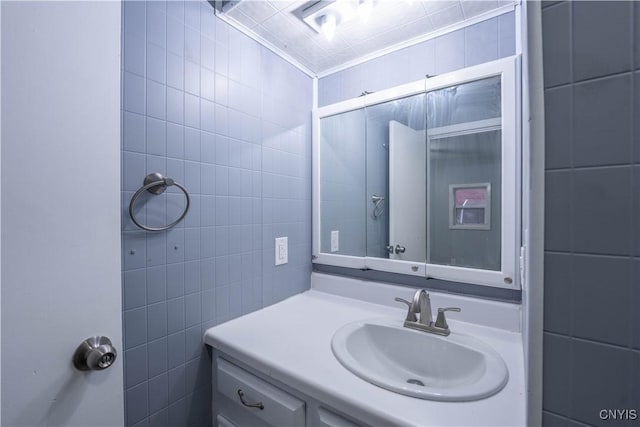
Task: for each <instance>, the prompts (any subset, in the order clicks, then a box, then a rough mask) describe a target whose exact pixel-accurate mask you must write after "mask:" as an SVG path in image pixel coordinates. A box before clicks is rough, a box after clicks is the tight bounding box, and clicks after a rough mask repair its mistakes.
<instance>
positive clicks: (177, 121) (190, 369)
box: [122, 1, 435, 426]
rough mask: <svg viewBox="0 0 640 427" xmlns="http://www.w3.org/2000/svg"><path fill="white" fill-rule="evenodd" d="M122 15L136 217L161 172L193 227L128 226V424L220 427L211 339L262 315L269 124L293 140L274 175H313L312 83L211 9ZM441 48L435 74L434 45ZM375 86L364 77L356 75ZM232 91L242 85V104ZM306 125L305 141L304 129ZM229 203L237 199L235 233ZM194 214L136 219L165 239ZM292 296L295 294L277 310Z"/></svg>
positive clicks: (375, 80) (126, 163) (176, 6)
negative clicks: (214, 331) (140, 193)
mask: <svg viewBox="0 0 640 427" xmlns="http://www.w3.org/2000/svg"><path fill="white" fill-rule="evenodd" d="M123 14H124V16H123V22H124V25H123V32H124V33H123V38H124V41H123V46H124V47H123V62H124V68H123V92H124V95H123V105H122V108H123V110H124V112H123V116H122V117H123V119H122V120H123V132H122V135H123V136H122V138H123V140H122V148H123V150H124V153H123V174H122V180H123V182H122V187H123V197H122V200H123V208H124V207H125V206H124V205H125V204H126V203H128V201H129V199H130V197H131V195H132V194H133V192H135V191H136V190H137V189H138V188H139V187H140V186H141V184H142V179H143V177H144V176H145V175H146V173H148V172H156V171H157V172H161V173H163V174H166V175H167V176H170V177H172V178H174V179H176V181H178V182H180V183H182V184H184V185H186V186H187V188H188V190H189V193H190V195H191V209H190V211H189V213H188V215H187V217H186V218H185V219H184V220H183V221H181V222H180V223H179V224H178V225H177V226H176V228H174V229H172V230H170V231H168V232H164V233H146V232H141V231H137V230H136V229H135V228H132V227H134V226H133V224H131V223H130V222H127V221H124V222H123V229H124V230H125V231H124V232H123V243H122V252H123V255H122V256H123V270H124V272H123V296H124V305H123V308H124V310H125V312H124V323H125V331H124V335H125V337H124V338H125V348H124V350H123V356H124V359H125V366H128V370H127V371H126V373H127V385H126V386H127V399H126V403H127V408H126V411H127V424H128V425H136V426H146V425H150V426H156V425H186V424H187V423H191V424H194V425H210V420H211V408H210V398H211V391H210V386H208V385H207V384H208V383H209V381H210V366H209V363H207V360H208V356H207V354H206V351H205V347H204V345H203V343H202V334H203V331H204V330H205V329H206V328H207V327H210V326H212V325H214V324H216V323H217V322H220V321H223V320H227V319H230V318H232V317H234V316H237V315H239V314H241V313H245V312H248V311H249V310H255V309H258V308H260V307H261V306H262V291H263V290H262V255H261V246H262V230H261V229H262V224H263V216H262V200H261V198H262V196H263V195H262V185H263V181H262V166H263V165H262V146H261V144H262V142H263V135H262V133H263V123H266V122H269V123H272V124H273V126H274V127H275V128H276V129H275V131H274V135H285V137H284V138H282V142H281V143H280V145H279V146H278V147H274V148H277V150H280V151H282V153H286V154H287V155H279V156H278V157H277V159H276V158H275V157H274V163H273V164H272V167H273V171H274V172H275V173H278V174H286V175H287V176H289V175H294V174H295V175H296V176H298V175H300V176H301V174H303V173H305V172H303V171H302V170H301V169H303V168H304V166H303V165H306V164H307V162H308V161H309V159H310V148H309V147H306V148H299V147H298V146H296V144H302V145H305V144H306V145H310V132H309V126H310V123H309V122H308V117H307V116H308V114H306V113H304V111H308V109H309V107H310V105H311V99H312V97H311V80H310V79H309V78H308V77H306V76H304V75H303V74H302V73H300V72H299V71H297V70H295V69H294V68H293V67H291V66H290V65H288V64H284V63H283V62H282V60H281V59H280V58H279V57H277V56H276V55H275V54H273V53H272V52H270V51H268V50H266V49H264V48H263V47H261V46H259V45H258V44H257V43H256V42H254V41H252V40H249V39H248V38H247V37H246V36H245V35H244V34H242V33H240V32H238V31H237V30H235V29H231V28H230V27H229V26H228V25H227V24H226V23H224V22H222V21H219V20H218V19H217V18H216V17H215V16H214V14H213V10H212V8H211V7H210V5H209V4H207V3H205V2H187V3H184V2H181V1H172V2H166V3H165V2H147V3H144V2H125V4H124V9H123ZM230 34H231V35H230ZM428 44H429V45H430V46H431V51H432V53H433V55H432V56H433V58H432V59H431V62H430V64H431V65H430V66H432V67H435V42H430V43H428ZM403 55H404V56H403ZM403 55H400V56H402V58H403V59H399V58H396V56H397V55H395V56H394V55H391V56H389V57H388V58H383V59H381V60H379V61H376V64H379V65H380V66H382V67H390V68H389V69H394V70H395V68H394V67H396V65H397V64H396V63H399V62H402V63H406V62H407V61H408V58H409V55H408V54H406V53H403ZM417 57H418V56H416V58H417ZM283 64H284V66H283ZM263 65H265V67H263ZM230 66H231V71H232V73H233V74H232V75H231V76H230V75H229V72H230V68H229V67H230ZM263 71H264V72H263ZM276 71H277V72H276ZM396 71H398V72H397V73H394V75H393V78H389V75H385V74H384V73H383V72H376V73H371V74H370V76H371V77H372V84H378V85H384V84H389V82H392V81H393V82H395V81H396V80H398V81H399V80H402V79H406V78H408V74H409V73H408V71H406V70H400V69H398V70H396ZM363 75H365V73H364V68H358V71H357V72H356V73H352V77H354V78H355V77H356V76H363ZM229 77H231V78H232V79H233V80H234V81H236V82H240V83H241V84H240V85H234V87H233V90H230V88H229ZM352 80H353V79H352ZM263 91H264V92H263ZM255 93H263V94H264V95H263V99H265V103H263V102H256V101H255V96H254V94H255ZM282 98H285V99H286V101H285V102H281V101H280V99H282ZM213 102H215V103H216V104H214V103H213ZM230 105H232V106H234V108H235V110H231V109H229V106H230ZM265 106H266V108H265V109H264V110H263V107H265ZM301 121H302V122H304V123H305V124H304V126H305V127H304V128H298V127H299V126H300V123H301ZM276 123H277V125H276ZM230 135H233V136H234V139H229V138H228V137H229V136H230ZM294 139H295V140H294ZM302 152H304V153H305V154H304V155H301V153H302ZM231 154H233V156H231ZM289 154H295V156H291V157H287V156H288V155H289ZM277 162H281V163H282V165H280V166H282V167H281V168H279V167H278V163H277ZM291 162H293V163H296V165H289V163H291ZM232 164H233V165H234V166H235V167H236V168H237V169H235V170H234V172H233V174H232V176H231V177H230V174H229V169H220V168H216V166H222V167H225V168H226V167H229V166H231V165H232ZM276 188H277V189H278V190H279V191H280V193H279V195H280V196H281V197H282V199H299V200H302V199H305V200H310V194H309V192H310V186H308V188H307V189H305V190H304V191H299V189H298V188H297V187H296V185H294V184H293V183H286V184H284V185H283V186H280V187H276ZM230 192H231V193H232V194H233V195H234V196H235V197H236V198H237V199H236V200H234V202H233V209H232V210H233V212H234V214H233V215H234V216H233V218H232V221H231V218H230V216H229V208H230V203H229V194H230ZM249 197H252V198H254V199H249ZM286 204H287V205H288V208H287V209H283V210H279V211H278V212H276V211H275V210H274V209H272V211H273V213H274V215H275V216H273V215H272V216H271V217H270V220H272V221H277V222H279V223H283V224H284V223H285V222H289V221H299V220H301V219H300V218H301V216H300V215H302V213H303V212H302V211H301V210H300V209H299V208H298V207H297V205H296V204H295V203H291V202H289V201H287V202H286ZM183 207H184V197H183V196H182V194H181V193H179V192H178V191H177V189H176V188H169V189H168V190H167V192H166V193H165V194H164V195H162V196H153V197H146V196H145V197H144V200H141V203H140V204H139V206H137V207H136V214H137V215H138V216H139V217H140V218H141V219H143V220H145V221H150V223H151V224H152V225H162V224H166V223H167V222H168V221H170V220H172V219H173V218H176V217H177V216H179V215H180V213H181V212H182V209H183ZM289 210H291V212H289ZM123 214H126V209H123ZM307 216H308V217H310V215H307ZM305 218H306V217H305ZM302 220H303V221H305V219H302ZM306 221H307V222H309V221H308V220H306ZM230 222H233V224H234V226H233V229H231V228H229V224H230ZM283 227H287V226H285V225H283ZM285 230H286V231H287V233H288V234H289V235H291V236H292V241H293V240H295V239H294V237H293V234H292V233H291V232H290V230H289V229H288V228H285ZM218 231H220V233H221V234H220V239H219V238H218ZM230 236H232V238H233V244H231V242H230V241H229V237H230ZM218 240H220V241H221V242H223V243H226V245H219V244H217V242H218ZM223 247H224V249H223ZM218 249H219V251H220V254H218V253H217V251H218ZM252 250H255V252H254V253H252V252H250V251H252ZM231 252H232V253H233V254H232V255H230V253H231ZM217 255H221V256H218V257H217V258H215V256H217ZM242 260H244V261H242ZM245 270H246V271H245ZM245 273H246V274H245ZM278 279H280V280H299V278H298V277H294V276H293V275H290V276H287V277H286V278H285V277H284V276H282V277H278ZM305 280H306V279H303V280H302V281H301V282H302V283H305ZM306 282H308V280H306ZM230 284H232V285H230ZM306 286H307V287H308V283H307V285H306ZM220 287H221V288H222V289H221V290H220ZM293 290H294V287H293V286H285V287H283V289H281V290H280V292H279V293H278V297H279V298H280V297H284V295H285V293H286V292H292V291H293ZM216 293H217V294H218V295H216ZM254 294H257V295H258V296H257V297H256V295H254ZM201 356H202V357H201ZM127 364H128V365H127ZM145 366H146V368H145ZM147 378H149V380H147ZM147 381H148V383H147ZM133 384H137V385H136V386H135V387H138V386H144V390H143V391H144V393H142V392H139V393H138V394H137V395H136V394H135V392H136V391H138V390H137V389H136V388H135V387H134V389H131V386H132V385H133ZM131 390H133V393H132V392H130V391H131ZM139 402H141V403H140V404H138V403H139ZM170 402H171V403H170ZM133 404H135V405H136V406H135V407H134V406H132V405H133ZM187 420H189V421H187ZM207 420H208V421H207Z"/></svg>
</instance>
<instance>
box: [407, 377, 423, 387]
mask: <svg viewBox="0 0 640 427" xmlns="http://www.w3.org/2000/svg"><path fill="white" fill-rule="evenodd" d="M407 382H408V383H409V384H415V385H419V386H422V387H424V383H423V382H422V381H420V380H416V379H414V378H409V379H408V380H407Z"/></svg>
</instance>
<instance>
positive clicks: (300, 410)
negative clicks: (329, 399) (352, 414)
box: [213, 352, 363, 427]
mask: <svg viewBox="0 0 640 427" xmlns="http://www.w3.org/2000/svg"><path fill="white" fill-rule="evenodd" d="M216 353H217V354H216ZM213 410H214V425H217V426H218V427H267V426H273V427H299V426H300V427H301V426H313V427H356V426H360V425H363V424H358V423H357V422H356V421H354V420H350V419H348V417H346V416H344V415H341V414H339V413H338V412H337V411H335V410H333V409H330V408H328V407H326V405H323V404H322V403H321V402H318V401H317V400H315V399H312V398H310V397H308V396H305V395H304V394H302V393H300V392H298V391H296V390H293V389H292V388H290V387H288V386H286V385H284V384H275V381H274V380H273V379H269V378H267V377H266V376H265V375H263V374H260V373H259V372H257V371H256V370H254V369H252V368H250V367H248V366H246V365H244V366H241V364H240V363H239V362H237V361H233V359H232V358H230V357H229V356H226V355H224V354H222V353H219V352H214V358H213Z"/></svg>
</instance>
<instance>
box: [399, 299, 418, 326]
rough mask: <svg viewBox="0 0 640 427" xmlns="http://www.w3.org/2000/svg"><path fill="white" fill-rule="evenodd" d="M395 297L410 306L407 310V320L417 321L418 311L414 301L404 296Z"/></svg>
mask: <svg viewBox="0 0 640 427" xmlns="http://www.w3.org/2000/svg"><path fill="white" fill-rule="evenodd" d="M394 299H395V300H396V301H398V302H402V303H405V304H407V307H408V309H409V311H408V312H407V318H406V319H405V321H407V322H417V321H418V318H417V317H416V313H415V311H414V307H413V303H411V302H409V301H407V300H406V299H404V298H400V297H395V298H394Z"/></svg>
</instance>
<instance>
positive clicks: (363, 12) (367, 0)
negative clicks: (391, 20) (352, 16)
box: [358, 0, 373, 23]
mask: <svg viewBox="0 0 640 427" xmlns="http://www.w3.org/2000/svg"><path fill="white" fill-rule="evenodd" d="M372 11H373V0H360V4H358V14H359V15H360V20H361V21H362V22H364V23H366V22H368V21H369V18H371V12H372Z"/></svg>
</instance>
